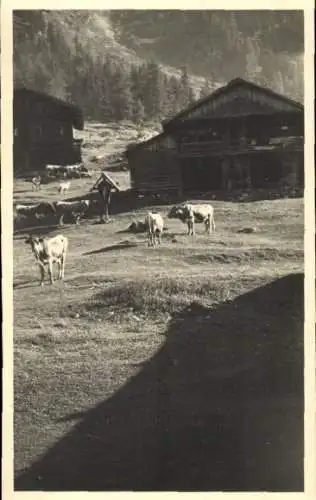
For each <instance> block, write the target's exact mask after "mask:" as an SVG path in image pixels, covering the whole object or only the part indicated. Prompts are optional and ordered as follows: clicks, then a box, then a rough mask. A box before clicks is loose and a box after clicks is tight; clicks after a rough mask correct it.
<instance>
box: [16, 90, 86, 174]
mask: <svg viewBox="0 0 316 500" xmlns="http://www.w3.org/2000/svg"><path fill="white" fill-rule="evenodd" d="M13 127H14V131H13V134H14V141H13V143H14V168H15V171H29V170H41V169H43V168H44V167H45V165H47V164H53V165H73V164H76V163H80V162H81V161H82V157H81V142H82V141H81V140H80V139H74V137H73V128H75V129H77V130H83V128H84V119H83V113H82V111H81V109H80V108H79V107H77V106H74V105H73V104H70V103H67V102H65V101H63V100H61V99H57V98H56V97H53V96H50V95H48V94H44V93H42V92H38V91H35V90H31V89H27V88H24V87H23V88H17V89H14V96H13Z"/></svg>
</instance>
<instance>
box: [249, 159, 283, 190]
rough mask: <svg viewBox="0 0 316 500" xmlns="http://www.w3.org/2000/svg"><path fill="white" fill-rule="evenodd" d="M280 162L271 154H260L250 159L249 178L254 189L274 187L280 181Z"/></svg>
mask: <svg viewBox="0 0 316 500" xmlns="http://www.w3.org/2000/svg"><path fill="white" fill-rule="evenodd" d="M282 174H283V171H282V160H281V158H280V157H279V156H277V155H273V154H269V153H268V154H265V153H260V154H258V155H255V156H253V157H252V158H251V166H250V176H251V184H252V186H253V187H254V188H265V187H268V186H271V187H272V186H276V185H277V184H278V183H279V182H280V181H281V179H282Z"/></svg>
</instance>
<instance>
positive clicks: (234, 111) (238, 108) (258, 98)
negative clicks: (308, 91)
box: [179, 87, 297, 121]
mask: <svg viewBox="0 0 316 500" xmlns="http://www.w3.org/2000/svg"><path fill="white" fill-rule="evenodd" d="M293 111H296V112H297V107H296V106H295V105H292V104H291V103H290V102H287V101H286V100H283V99H278V97H276V96H272V95H269V94H268V93H265V92H262V91H260V90H257V89H256V90H254V89H248V88H246V87H240V88H235V89H228V90H227V91H226V92H225V93H222V94H221V95H218V96H216V97H214V98H213V99H211V98H210V99H209V100H207V101H205V102H204V103H201V105H200V106H198V107H196V108H195V109H192V110H191V111H188V112H187V113H185V114H183V115H182V117H181V121H186V120H190V119H195V118H220V117H231V116H242V115H254V114H269V113H275V112H293ZM179 118H180V117H179Z"/></svg>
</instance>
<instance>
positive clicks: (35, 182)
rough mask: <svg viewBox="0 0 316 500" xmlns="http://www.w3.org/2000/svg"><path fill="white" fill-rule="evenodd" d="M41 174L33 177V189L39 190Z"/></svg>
mask: <svg viewBox="0 0 316 500" xmlns="http://www.w3.org/2000/svg"><path fill="white" fill-rule="evenodd" d="M41 180H42V179H41V176H40V175H38V176H35V177H33V178H32V180H31V182H32V189H33V191H38V190H39V189H40V187H41Z"/></svg>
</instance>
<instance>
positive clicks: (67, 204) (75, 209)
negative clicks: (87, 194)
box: [55, 200, 90, 226]
mask: <svg viewBox="0 0 316 500" xmlns="http://www.w3.org/2000/svg"><path fill="white" fill-rule="evenodd" d="M89 207H90V200H79V201H57V202H56V203H55V212H56V216H57V219H58V223H59V225H60V226H62V225H63V223H64V216H65V215H68V214H69V215H71V216H72V217H74V219H75V221H76V224H79V220H80V218H81V217H82V216H83V215H84V214H85V213H86V211H87V210H88V208H89Z"/></svg>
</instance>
